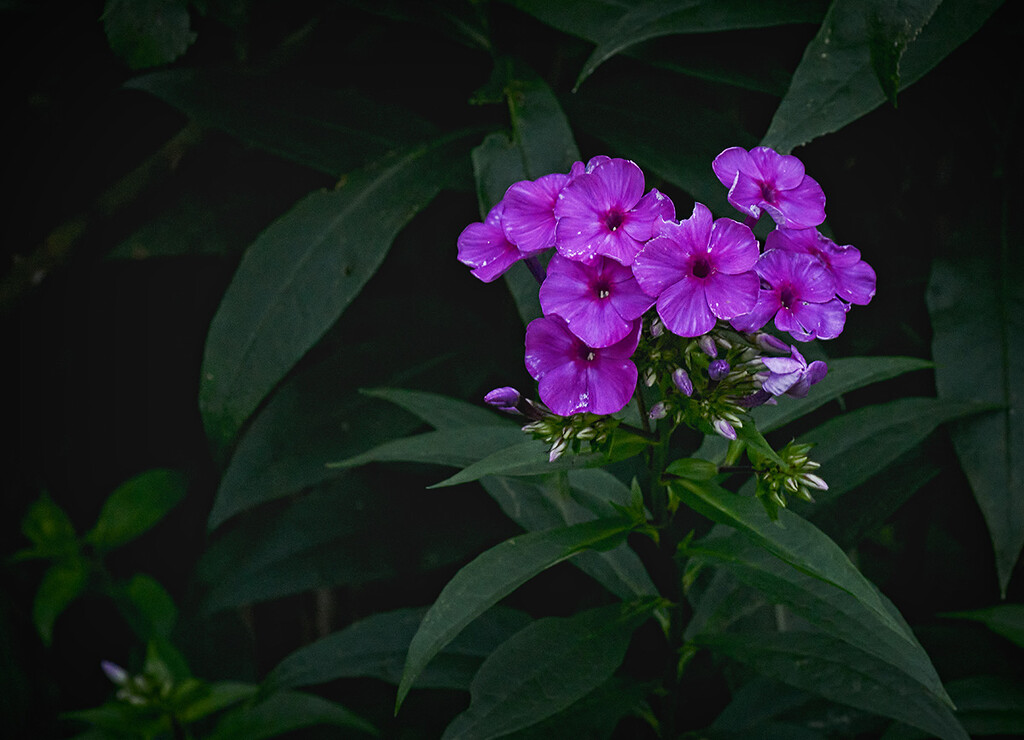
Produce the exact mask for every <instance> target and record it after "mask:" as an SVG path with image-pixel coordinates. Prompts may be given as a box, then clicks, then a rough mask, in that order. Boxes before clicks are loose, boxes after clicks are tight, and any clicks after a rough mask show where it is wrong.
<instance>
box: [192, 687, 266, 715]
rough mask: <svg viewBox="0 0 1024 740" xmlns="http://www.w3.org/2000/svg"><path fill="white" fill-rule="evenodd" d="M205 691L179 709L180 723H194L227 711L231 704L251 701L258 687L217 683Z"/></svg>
mask: <svg viewBox="0 0 1024 740" xmlns="http://www.w3.org/2000/svg"><path fill="white" fill-rule="evenodd" d="M205 689H206V690H205V691H203V692H202V693H201V694H200V695H199V696H197V697H196V699H195V700H194V701H191V702H190V703H188V704H186V705H185V706H183V707H181V709H180V710H179V714H178V717H179V718H180V719H181V721H182V722H185V723H188V722H195V721H196V720H199V719H202V718H203V717H207V716H209V715H211V714H214V713H215V712H219V711H221V710H222V709H227V708H228V707H230V706H231V705H232V704H237V703H238V702H240V701H245V700H246V699H251V698H252V697H254V696H256V693H257V692H258V691H259V687H258V686H256V685H255V684H251V683H242V682H241V681H217V682H216V683H212V684H209V685H208V686H206V687H205Z"/></svg>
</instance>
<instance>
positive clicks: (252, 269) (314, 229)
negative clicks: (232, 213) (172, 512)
mask: <svg viewBox="0 0 1024 740" xmlns="http://www.w3.org/2000/svg"><path fill="white" fill-rule="evenodd" d="M477 135H478V134H475V133H474V134H469V135H467V134H466V133H458V134H453V135H451V136H447V137H445V138H442V139H438V140H436V141H435V142H433V143H431V144H430V145H428V146H424V147H418V148H416V149H412V150H407V151H405V152H403V153H402V154H401V155H398V156H395V157H392V158H390V159H388V160H387V161H386V162H384V163H382V164H381V165H380V166H379V167H376V168H374V169H371V170H367V171H364V172H361V173H358V174H357V175H354V176H353V177H351V178H350V179H349V180H348V181H347V182H346V183H345V184H344V185H343V186H342V187H340V188H339V189H337V190H334V191H331V192H318V193H313V194H312V195H310V196H308V197H306V198H305V199H303V200H302V201H300V202H299V204H298V205H297V206H296V207H295V208H294V209H293V210H292V211H291V212H289V213H288V214H286V215H285V216H283V217H282V218H281V219H279V220H278V221H277V222H275V223H274V224H273V225H271V226H270V227H269V228H268V229H267V230H266V231H264V232H263V234H261V235H260V237H259V238H258V239H257V240H256V242H255V243H253V245H252V246H251V247H250V248H249V250H248V251H247V253H246V256H245V258H244V259H243V260H242V263H241V265H240V266H239V268H238V271H237V272H236V273H235V276H234V278H233V279H232V281H231V285H229V286H228V289H227V292H226V293H225V295H224V298H223V300H222V301H221V304H220V307H219V309H218V310H217V313H216V315H215V316H214V318H213V321H212V322H211V325H210V332H209V334H208V336H207V340H206V350H205V355H204V358H203V369H202V376H201V381H200V394H199V396H200V408H201V410H202V412H203V421H204V425H205V427H206V430H207V434H208V436H209V437H210V439H211V440H212V441H213V442H214V444H215V446H216V447H217V448H218V449H220V450H223V449H225V448H226V447H228V446H229V445H230V444H231V442H232V441H233V440H234V438H235V436H236V435H237V433H238V431H239V429H240V428H241V426H242V425H243V424H244V423H245V422H246V420H247V419H248V418H249V417H250V416H251V415H252V413H253V412H254V411H255V410H256V408H257V406H258V405H259V404H260V402H261V401H263V399H264V398H265V397H266V396H267V395H268V394H269V393H270V392H271V391H272V390H273V388H274V387H275V386H276V385H277V384H278V382H279V381H280V380H281V378H283V377H284V376H285V375H286V374H287V373H288V372H289V371H290V370H291V369H292V367H293V366H294V365H295V363H297V362H298V361H299V360H300V359H301V358H302V356H303V355H305V353H306V352H307V351H308V350H309V349H310V348H311V347H312V346H313V345H314V344H315V343H316V342H317V341H318V340H319V339H320V338H321V337H322V336H323V334H324V332H325V331H327V329H328V328H329V327H330V326H331V325H332V324H333V323H334V322H335V321H336V320H337V319H338V317H339V316H340V315H341V314H342V312H344V310H345V309H346V307H347V306H348V305H349V303H351V301H352V300H353V299H354V298H355V297H356V295H357V294H358V293H359V291H360V290H361V289H362V287H363V285H364V284H365V283H366V281H367V280H369V279H370V277H372V276H373V274H374V272H376V270H377V268H378V267H379V266H380V264H381V262H382V261H383V260H384V257H385V255H386V254H387V252H388V249H389V248H390V246H391V242H392V240H393V239H394V238H395V236H396V235H397V234H398V232H399V231H400V230H401V229H402V227H404V226H405V224H406V223H408V221H409V220H410V219H411V218H412V217H413V215H415V213H416V212H417V211H419V210H420V209H422V208H423V207H425V206H426V205H427V203H429V202H430V201H431V200H432V199H433V197H434V196H435V195H436V194H437V192H438V191H439V189H440V188H441V187H442V185H443V184H444V181H445V177H446V175H445V173H446V171H447V170H450V169H451V168H452V167H454V166H458V165H459V164H460V163H461V161H462V155H463V154H464V153H466V152H467V150H468V146H469V141H470V138H471V137H475V136H477Z"/></svg>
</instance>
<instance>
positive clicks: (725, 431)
mask: <svg viewBox="0 0 1024 740" xmlns="http://www.w3.org/2000/svg"><path fill="white" fill-rule="evenodd" d="M712 426H714V428H715V431H716V432H718V433H719V434H720V435H721V436H723V437H725V438H726V439H729V440H733V441H735V440H736V430H735V429H734V428H733V426H732V424H730V423H729V422H727V421H726V420H725V419H715V421H714V422H713V423H712Z"/></svg>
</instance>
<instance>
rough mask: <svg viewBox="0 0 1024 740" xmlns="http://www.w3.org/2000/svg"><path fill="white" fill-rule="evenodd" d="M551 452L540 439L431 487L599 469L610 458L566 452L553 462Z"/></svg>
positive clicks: (497, 454)
mask: <svg viewBox="0 0 1024 740" xmlns="http://www.w3.org/2000/svg"><path fill="white" fill-rule="evenodd" d="M548 449H549V445H547V444H545V443H544V442H541V441H540V440H536V439H533V440H530V441H528V442H520V443H519V444H516V445H514V446H512V447H506V448H504V449H501V450H497V451H496V452H492V453H491V454H490V455H488V456H487V457H485V458H483V459H481V460H477V461H476V462H474V463H472V464H471V465H468V466H466V467H465V468H463V469H462V470H460V471H459V472H458V473H456V474H455V475H453V476H450V477H448V478H445V479H444V480H443V481H440V482H439V483H435V484H434V485H432V486H430V488H444V487H446V486H457V485H460V484H462V483H469V482H470V481H475V480H479V479H480V478H483V477H485V476H489V475H513V476H523V475H544V474H545V473H554V472H557V471H560V470H576V469H581V468H589V467H597V466H599V465H604V464H605V463H607V462H608V457H607V456H606V455H605V454H604V453H600V452H593V453H581V454H579V455H574V454H572V453H566V454H564V455H562V456H561V457H559V458H558V459H557V460H555V461H553V462H552V461H549V460H548Z"/></svg>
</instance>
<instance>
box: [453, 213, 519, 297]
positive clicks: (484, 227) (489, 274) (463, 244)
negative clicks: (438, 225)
mask: <svg viewBox="0 0 1024 740" xmlns="http://www.w3.org/2000/svg"><path fill="white" fill-rule="evenodd" d="M501 215H502V204H501V203H499V204H498V205H496V206H495V207H494V208H492V209H491V211H490V213H488V214H487V218H486V219H485V220H484V222H483V223H479V222H477V223H472V224H470V225H469V226H467V227H466V228H465V229H463V230H462V233H461V234H459V238H458V240H457V242H456V243H457V246H458V259H459V262H461V263H462V264H464V265H466V266H468V267H471V268H473V270H472V272H473V275H474V276H475V277H477V278H479V279H480V280H482V281H483V282H485V283H490V282H493V281H494V280H497V279H498V278H499V277H501V275H503V274H504V273H505V271H506V270H508V268H509V267H511V266H512V265H513V264H515V263H516V262H517V261H518V260H521V259H522V258H523V256H524V255H523V253H522V252H520V251H519V250H518V249H517V248H516V247H515V245H514V244H512V243H511V242H509V241H508V239H506V238H505V232H504V231H503V230H502V228H501Z"/></svg>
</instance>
